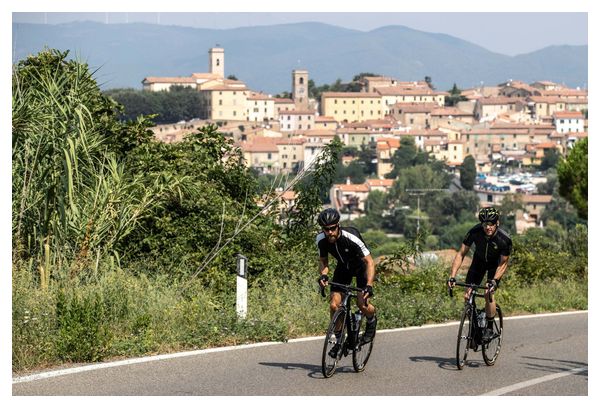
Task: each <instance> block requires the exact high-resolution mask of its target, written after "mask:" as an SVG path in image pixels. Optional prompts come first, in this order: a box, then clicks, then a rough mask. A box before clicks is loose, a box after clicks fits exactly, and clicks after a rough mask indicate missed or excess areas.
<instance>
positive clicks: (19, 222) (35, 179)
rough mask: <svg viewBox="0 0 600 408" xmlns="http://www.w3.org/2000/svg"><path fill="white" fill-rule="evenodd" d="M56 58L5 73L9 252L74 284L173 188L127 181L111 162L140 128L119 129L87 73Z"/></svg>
mask: <svg viewBox="0 0 600 408" xmlns="http://www.w3.org/2000/svg"><path fill="white" fill-rule="evenodd" d="M66 57H67V53H66V52H65V53H62V52H59V51H56V50H45V51H43V52H41V53H40V54H38V55H36V56H31V57H29V58H27V59H26V60H24V61H20V62H19V63H17V65H16V66H15V68H14V71H13V134H12V136H13V151H12V163H13V173H12V174H13V238H14V242H15V246H14V248H15V250H16V256H18V257H22V258H23V259H29V258H33V259H34V260H36V262H38V263H39V265H40V267H41V268H43V269H46V270H43V269H41V270H40V271H41V272H42V275H44V276H46V277H49V276H52V275H53V271H52V270H48V268H47V266H48V265H47V264H49V265H51V266H55V265H60V264H64V263H70V264H71V267H72V269H71V271H70V274H78V273H79V270H81V269H82V267H83V265H85V264H86V263H87V262H89V261H90V257H91V256H96V257H97V256H99V255H102V254H106V253H109V252H111V251H112V250H113V248H114V246H115V245H116V243H118V242H119V241H121V240H123V239H124V238H125V237H127V235H128V234H129V233H131V231H132V230H133V229H134V228H135V226H136V224H137V223H138V222H139V220H140V219H141V217H143V216H144V215H145V214H146V212H147V211H148V210H149V209H150V208H152V207H153V206H155V205H156V204H157V200H158V198H159V197H161V195H162V194H163V192H164V191H165V190H168V189H169V188H174V187H176V185H177V182H176V181H175V180H166V181H167V184H161V183H159V180H151V181H149V182H148V183H146V185H144V184H142V183H141V181H140V179H139V178H137V177H134V176H132V175H131V174H128V173H127V171H126V169H125V167H124V164H123V163H122V162H120V160H119V158H121V157H123V156H124V155H125V154H126V153H127V149H130V148H132V147H133V146H136V145H139V144H143V143H147V141H148V138H149V135H148V133H147V132H146V131H145V130H144V126H146V124H147V123H146V122H145V120H144V119H143V118H140V120H139V121H138V122H136V123H120V122H119V121H118V120H117V117H116V110H117V109H118V106H117V104H116V103H115V102H114V101H112V100H111V99H109V98H107V97H105V96H103V95H102V93H101V92H100V90H99V88H98V86H97V84H96V82H95V81H94V79H93V78H92V75H91V74H90V73H89V71H88V67H87V65H86V64H83V63H80V62H77V61H72V60H71V61H67V60H66ZM124 135H127V137H124ZM120 138H122V140H120V141H118V139H120ZM44 258H49V259H50V262H49V263H48V262H44V261H43V259H44Z"/></svg>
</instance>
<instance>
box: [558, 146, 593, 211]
mask: <svg viewBox="0 0 600 408" xmlns="http://www.w3.org/2000/svg"><path fill="white" fill-rule="evenodd" d="M558 181H559V183H560V187H559V192H560V195H561V196H563V197H565V198H566V199H567V200H568V201H569V202H570V203H571V204H573V206H574V207H575V208H576V209H577V213H578V214H579V217H581V218H583V219H587V211H588V210H587V208H588V140H587V138H584V139H583V140H580V141H579V142H577V143H575V145H574V146H573V149H572V150H571V152H570V153H569V155H568V156H567V159H566V160H562V161H560V163H559V164H558Z"/></svg>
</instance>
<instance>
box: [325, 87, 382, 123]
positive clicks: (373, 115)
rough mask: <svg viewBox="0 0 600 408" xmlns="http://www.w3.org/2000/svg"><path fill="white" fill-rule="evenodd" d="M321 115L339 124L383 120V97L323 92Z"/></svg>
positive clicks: (367, 94) (371, 94)
mask: <svg viewBox="0 0 600 408" xmlns="http://www.w3.org/2000/svg"><path fill="white" fill-rule="evenodd" d="M321 114H322V115H323V116H330V117H333V118H334V119H335V120H336V121H337V122H360V121H364V120H369V119H382V118H383V117H384V108H383V106H382V104H381V97H380V96H379V94H377V93H372V92H323V93H322V94H321Z"/></svg>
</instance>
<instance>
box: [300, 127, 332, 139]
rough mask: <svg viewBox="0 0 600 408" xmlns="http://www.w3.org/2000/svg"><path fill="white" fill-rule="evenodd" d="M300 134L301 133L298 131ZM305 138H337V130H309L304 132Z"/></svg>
mask: <svg viewBox="0 0 600 408" xmlns="http://www.w3.org/2000/svg"><path fill="white" fill-rule="evenodd" d="M297 132H299V131H297ZM302 135H303V136H306V137H309V136H318V137H331V138H333V137H335V135H336V132H335V129H309V130H305V131H303V132H302Z"/></svg>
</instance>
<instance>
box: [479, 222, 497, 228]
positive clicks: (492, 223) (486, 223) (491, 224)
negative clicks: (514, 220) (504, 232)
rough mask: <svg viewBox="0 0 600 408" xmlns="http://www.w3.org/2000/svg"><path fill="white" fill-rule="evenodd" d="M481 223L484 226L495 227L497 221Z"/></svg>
mask: <svg viewBox="0 0 600 408" xmlns="http://www.w3.org/2000/svg"><path fill="white" fill-rule="evenodd" d="M481 225H483V226H484V227H494V226H496V223H495V222H482V223H481Z"/></svg>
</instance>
